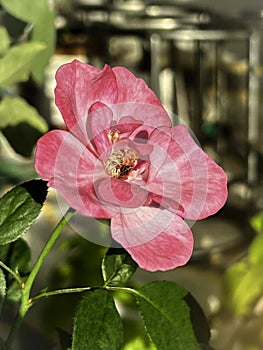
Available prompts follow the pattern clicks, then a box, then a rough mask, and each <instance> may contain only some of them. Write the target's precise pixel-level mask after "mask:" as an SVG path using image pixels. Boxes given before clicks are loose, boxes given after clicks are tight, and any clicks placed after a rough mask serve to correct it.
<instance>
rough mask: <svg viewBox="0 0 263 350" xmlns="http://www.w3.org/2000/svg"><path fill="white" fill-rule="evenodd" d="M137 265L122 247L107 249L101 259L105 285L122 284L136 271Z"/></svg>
mask: <svg viewBox="0 0 263 350" xmlns="http://www.w3.org/2000/svg"><path fill="white" fill-rule="evenodd" d="M137 266H138V265H137V264H136V262H135V261H134V260H133V259H132V258H131V257H130V255H129V254H128V253H127V252H126V251H125V250H124V249H114V248H112V249H109V250H108V252H107V254H106V255H105V257H104V259H103V261H102V275H103V279H104V282H105V285H108V286H124V285H125V284H126V282H127V281H128V280H129V279H130V278H131V276H132V275H133V274H134V272H135V271H136V269H137Z"/></svg>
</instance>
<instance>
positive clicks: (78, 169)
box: [35, 130, 112, 218]
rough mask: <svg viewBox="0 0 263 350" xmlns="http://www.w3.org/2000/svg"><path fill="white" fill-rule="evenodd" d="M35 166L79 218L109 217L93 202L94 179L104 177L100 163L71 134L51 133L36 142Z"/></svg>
mask: <svg viewBox="0 0 263 350" xmlns="http://www.w3.org/2000/svg"><path fill="white" fill-rule="evenodd" d="M35 167H36V171H37V172H38V173H39V175H40V176H41V177H42V178H43V179H45V180H48V181H49V186H50V187H53V188H55V189H56V190H58V192H60V194H61V195H62V196H63V197H64V198H65V200H66V201H67V202H68V204H69V205H70V206H71V207H72V208H74V209H76V210H78V211H79V212H80V213H81V214H83V215H88V216H94V217H104V218H108V217H111V216H112V213H110V212H109V210H108V209H106V208H105V207H103V205H102V204H101V203H100V201H99V200H98V199H97V197H96V195H95V193H94V188H93V181H94V177H95V176H97V178H98V177H99V176H104V168H103V166H102V165H101V162H100V161H99V160H98V159H96V158H95V157H94V155H93V154H92V153H91V152H89V150H88V149H87V148H86V147H85V146H84V145H83V144H82V143H81V142H80V141H79V140H78V139H77V138H75V137H74V136H73V135H72V134H71V133H69V132H66V131H62V130H54V131H51V132H49V133H47V134H46V135H44V136H43V137H42V138H40V139H39V140H38V143H37V149H36V155H35Z"/></svg>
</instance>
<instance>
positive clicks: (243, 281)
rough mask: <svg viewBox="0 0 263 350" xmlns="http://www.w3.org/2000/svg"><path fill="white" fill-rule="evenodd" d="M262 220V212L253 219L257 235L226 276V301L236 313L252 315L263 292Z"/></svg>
mask: <svg viewBox="0 0 263 350" xmlns="http://www.w3.org/2000/svg"><path fill="white" fill-rule="evenodd" d="M262 222H263V221H262V213H260V214H258V215H256V216H255V217H253V218H252V219H251V224H252V226H253V227H254V229H255V230H256V231H257V235H256V236H255V238H254V239H253V241H252V243H251V244H250V247H249V249H248V253H247V255H246V256H245V257H244V258H243V259H241V260H240V261H238V262H237V263H235V264H233V265H232V266H230V267H229V269H228V270H227V271H226V273H225V276H224V303H225V305H226V306H227V308H228V309H229V310H231V312H233V313H234V314H235V315H239V316H248V315H250V314H251V313H252V312H253V309H254V307H255V305H256V303H257V301H258V300H259V299H260V298H261V296H262V294H263V275H262V268H263V227H262Z"/></svg>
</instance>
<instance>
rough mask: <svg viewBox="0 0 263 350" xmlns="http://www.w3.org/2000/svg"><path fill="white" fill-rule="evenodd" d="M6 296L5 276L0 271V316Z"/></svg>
mask: <svg viewBox="0 0 263 350" xmlns="http://www.w3.org/2000/svg"><path fill="white" fill-rule="evenodd" d="M5 294H6V283H5V275H4V272H3V271H2V270H1V269H0V314H1V311H2V305H3V302H4V300H5Z"/></svg>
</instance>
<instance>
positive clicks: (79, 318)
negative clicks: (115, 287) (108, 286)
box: [72, 289, 123, 350]
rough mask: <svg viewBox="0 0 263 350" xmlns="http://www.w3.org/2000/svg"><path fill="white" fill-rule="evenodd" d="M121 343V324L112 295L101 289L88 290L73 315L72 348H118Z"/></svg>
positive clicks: (115, 349) (107, 349)
mask: <svg viewBox="0 0 263 350" xmlns="http://www.w3.org/2000/svg"><path fill="white" fill-rule="evenodd" d="M122 343H123V326H122V321H121V318H120V316H119V314H118V312H117V310H116V307H115V304H114V300H113V297H112V296H111V294H109V293H108V292H107V291H106V290H103V289H99V290H95V291H93V292H89V293H88V294H87V295H86V296H85V297H84V298H83V299H82V301H81V302H80V304H79V306H78V309H77V313H76V315H75V322H74V328H73V343H72V350H87V349H94V350H95V349H96V350H118V349H121V348H122Z"/></svg>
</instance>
